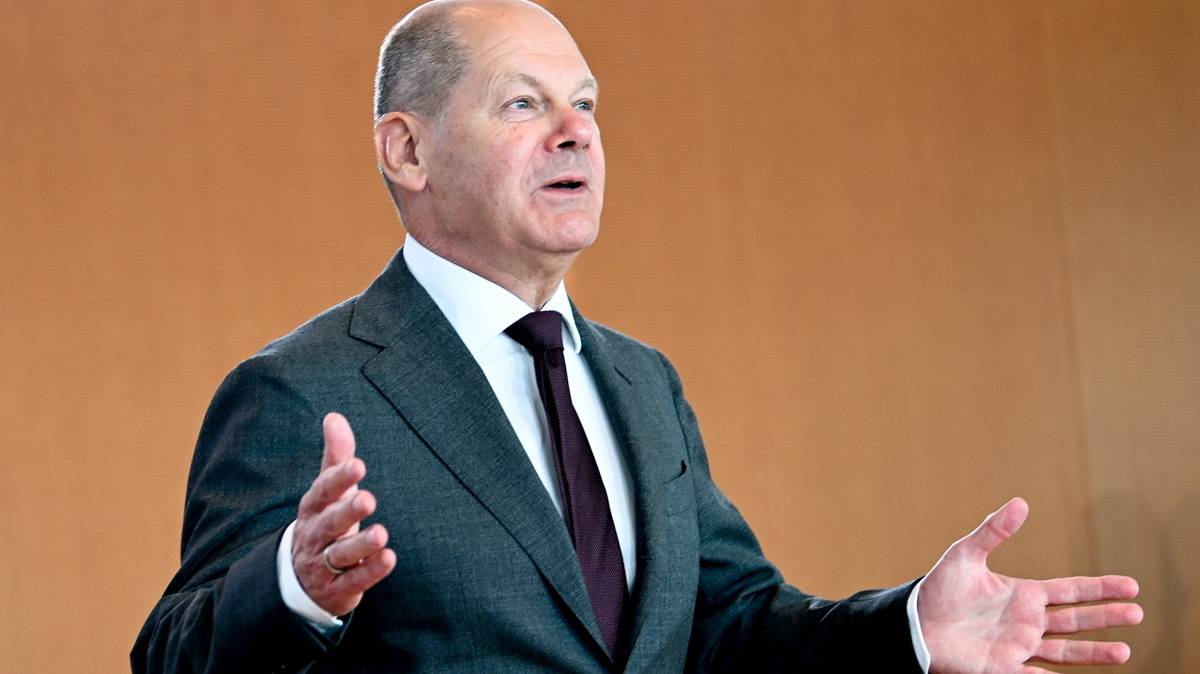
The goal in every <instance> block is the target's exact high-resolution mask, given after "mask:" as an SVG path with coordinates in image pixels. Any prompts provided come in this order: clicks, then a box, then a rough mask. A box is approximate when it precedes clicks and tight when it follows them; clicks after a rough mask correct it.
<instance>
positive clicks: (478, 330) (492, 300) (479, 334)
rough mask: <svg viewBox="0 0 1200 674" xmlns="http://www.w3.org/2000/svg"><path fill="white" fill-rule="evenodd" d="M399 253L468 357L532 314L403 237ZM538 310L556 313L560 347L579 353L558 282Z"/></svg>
mask: <svg viewBox="0 0 1200 674" xmlns="http://www.w3.org/2000/svg"><path fill="white" fill-rule="evenodd" d="M401 253H402V254H403V255H404V263H405V264H406V265H408V270H409V271H410V272H412V275H413V278H415V279H417V283H420V284H421V287H423V288H424V289H425V292H427V293H429V296H430V297H432V298H433V302H434V304H436V305H437V306H438V308H439V309H441V310H442V313H443V314H445V316H446V319H447V320H449V321H450V325H451V326H452V327H453V328H454V331H455V332H457V333H458V336H459V339H462V341H463V344H465V345H466V346H467V350H468V351H470V352H471V355H473V356H474V355H477V354H478V352H479V351H480V350H481V349H482V348H483V347H484V346H486V345H487V343H488V342H490V341H492V340H493V339H495V338H496V337H497V336H499V335H500V334H502V333H503V332H504V330H505V329H506V328H507V327H508V326H510V325H512V324H513V323H515V322H517V320H518V319H520V318H521V317H522V316H524V315H525V314H528V313H529V312H530V311H532V309H530V308H529V305H527V304H525V302H524V300H522V299H521V298H519V297H517V296H516V295H514V294H512V293H511V292H509V291H508V290H506V289H505V288H503V287H501V286H499V285H496V284H495V283H492V282H491V281H489V280H487V279H485V278H483V277H482V276H479V275H478V274H476V273H474V272H472V271H470V270H468V269H465V268H463V267H460V266H458V265H456V264H454V263H453V262H451V261H449V260H447V259H445V258H443V257H441V256H439V255H437V254H436V253H434V252H433V251H431V250H429V249H428V248H426V247H425V246H423V245H421V242H419V241H417V239H416V237H414V236H412V235H411V234H408V235H406V236H405V238H404V248H403V249H402V250H401ZM542 310H543V311H557V312H558V313H559V314H561V315H562V317H563V328H564V329H563V347H564V348H566V349H568V350H570V351H573V352H574V353H579V350H580V341H579V330H578V328H577V327H576V326H575V314H574V312H572V311H571V301H570V299H569V298H568V297H567V286H566V284H565V283H563V282H561V281H560V282H559V284H558V288H557V289H556V290H555V291H554V294H553V295H551V296H550V300H549V301H548V302H546V305H545V306H543V307H542Z"/></svg>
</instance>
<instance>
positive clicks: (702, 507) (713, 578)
mask: <svg viewBox="0 0 1200 674" xmlns="http://www.w3.org/2000/svg"><path fill="white" fill-rule="evenodd" d="M376 96H377V102H376V109H377V116H376V131H375V141H376V150H377V155H378V158H379V164H380V169H381V171H382V173H383V175H384V177H385V179H386V181H387V184H388V187H389V190H390V191H391V192H392V195H393V198H394V200H395V203H396V206H397V209H398V211H399V213H400V215H401V218H402V220H403V222H404V224H405V226H406V227H407V229H408V232H409V238H408V240H407V242H406V244H405V246H404V248H403V249H402V251H401V253H400V254H398V255H397V256H396V258H395V259H394V260H393V261H392V263H391V264H390V265H389V267H388V268H387V269H386V270H385V271H384V272H383V274H382V275H381V276H380V277H379V278H378V279H377V280H376V281H375V282H374V283H373V284H372V285H371V287H370V288H368V289H367V290H366V291H365V292H364V293H363V294H361V295H359V296H358V297H356V298H353V299H352V300H350V301H348V302H346V303H344V304H342V305H339V306H337V307H334V308H332V309H330V310H329V311H327V312H325V313H324V314H322V315H320V316H318V317H317V318H315V319H313V320H312V321H310V322H309V323H307V324H305V325H304V326H302V327H300V328H299V329H297V330H296V331H295V332H293V333H292V334H290V335H288V336H287V337H284V338H283V339H281V340H279V341H277V342H275V343H274V344H272V345H270V346H268V347H267V348H266V349H264V350H263V351H262V352H260V353H259V354H258V355H256V356H255V357H253V358H251V359H250V360H248V361H246V362H244V363H242V364H241V365H239V366H238V368H237V369H235V371H234V372H233V373H231V374H230V375H229V377H228V378H227V379H226V381H225V382H224V383H223V384H222V386H221V388H220V390H218V392H217V394H216V396H215V398H214V400H213V403H212V406H211V407H210V409H209V412H208V415H207V417H206V419H205V423H204V427H203V429H202V431H201V435H200V438H199V441H198V443H197V448H196V455H195V459H194V462H193V467H192V472H191V475H190V478H189V484H188V498H187V505H186V513H185V522H184V533H183V561H182V565H181V568H180V570H179V572H178V574H177V575H176V577H175V578H174V579H173V580H172V582H171V584H170V586H169V587H168V589H167V592H166V594H165V595H164V597H163V599H162V600H161V601H160V602H159V604H158V605H157V606H156V607H155V609H154V611H153V613H152V614H151V616H150V617H149V619H148V620H147V622H146V625H145V627H144V628H143V630H142V633H141V634H140V636H139V638H138V642H137V644H136V645H135V647H134V651H133V655H132V660H133V669H134V670H135V671H138V672H140V671H155V672H160V671H166V672H237V671H279V672H287V671H301V670H303V671H310V672H392V671H408V670H415V671H437V672H443V671H462V672H475V671H481V672H505V671H511V672H535V671H555V672H558V671H571V672H601V671H614V670H625V671H631V672H678V671H684V670H689V671H776V670H793V669H795V670H801V671H873V672H881V671H886V672H920V671H934V672H1036V671H1043V670H1040V669H1038V668H1036V667H1035V666H1031V665H1026V664H1025V663H1026V662H1027V661H1030V660H1031V659H1032V660H1034V661H1044V662H1052V663H1072V664H1075V663H1091V664H1104V663H1117V662H1123V661H1124V660H1125V659H1126V658H1127V657H1128V655H1129V653H1128V648H1127V647H1126V646H1125V645H1124V644H1119V643H1106V642H1087V641H1063V640H1059V639H1055V638H1044V635H1046V634H1065V633H1074V632H1077V631H1081V630H1090V629H1097V628H1103V627H1107V626H1118V625H1130V624H1135V623H1137V622H1139V621H1140V620H1141V610H1140V608H1138V607H1137V606H1136V605H1135V604H1131V603H1110V604H1100V605H1088V606H1075V605H1074V604H1076V603H1080V602H1093V601H1100V600H1113V599H1128V598H1132V597H1133V596H1135V595H1136V592H1137V585H1136V583H1135V582H1134V581H1133V579H1131V578H1125V577H1117V576H1109V577H1103V578H1074V579H1057V580H1051V581H1030V580H1019V579H1010V578H1006V577H1003V576H999V575H996V574H993V573H991V572H990V571H989V570H988V569H987V567H986V560H987V556H988V554H989V553H990V552H991V551H992V550H993V549H995V547H996V546H997V545H999V544H1000V543H1001V542H1002V541H1003V540H1004V539H1006V538H1007V537H1009V536H1011V535H1012V534H1013V533H1015V531H1016V530H1017V528H1018V527H1020V525H1021V523H1022V521H1023V520H1024V518H1025V516H1026V513H1027V506H1026V505H1025V503H1024V502H1023V501H1021V500H1020V499H1014V500H1013V501H1011V502H1009V503H1008V504H1006V505H1005V506H1004V507H1003V508H1001V509H1000V510H998V511H997V512H995V513H993V514H992V515H990V516H989V517H988V518H987V519H986V520H985V521H984V523H983V524H981V525H980V527H979V528H978V529H976V530H975V531H974V532H972V533H971V534H969V535H967V536H966V537H964V538H963V539H961V540H960V541H958V542H956V543H955V544H953V545H952V546H951V547H950V548H949V550H947V552H946V553H945V554H944V555H943V556H942V558H941V559H940V560H939V561H938V562H937V564H936V565H935V566H934V567H933V569H932V570H931V571H930V572H929V574H928V575H927V576H926V577H925V578H924V579H923V580H921V582H920V584H919V585H918V583H916V582H914V583H910V584H908V585H905V586H902V587H898V588H893V589H891V590H884V591H871V592H864V593H860V594H858V595H855V596H854V597H851V598H849V599H846V600H842V601H839V602H830V601H826V600H820V599H816V598H813V597H810V596H808V595H805V594H803V593H801V592H800V591H799V590H797V589H795V588H793V587H791V586H788V585H786V584H784V583H783V581H782V579H781V578H780V576H779V574H778V572H777V571H776V570H775V569H774V567H772V566H771V565H770V564H769V563H768V562H767V561H766V560H765V559H764V558H763V556H762V552H761V550H760V549H759V547H758V544H757V542H756V541H755V539H754V536H753V534H752V533H751V532H750V530H749V528H748V527H747V525H746V523H745V522H744V521H743V520H742V518H741V516H740V515H739V514H738V512H737V511H736V509H734V508H733V506H732V505H731V504H730V503H729V502H728V501H727V500H726V499H725V498H724V497H723V496H722V494H721V493H720V492H719V491H718V490H717V488H716V486H715V485H714V484H713V481H712V477H711V475H710V473H709V468H708V462H707V459H706V455H705V450H704V447H703V444H702V443H701V440H700V436H699V432H698V429H697V425H696V420H695V418H694V416H693V414H692V410H691V408H690V407H689V406H688V404H687V402H686V400H684V398H683V396H682V392H681V387H680V383H679V380H678V377H677V376H676V374H675V372H674V370H673V369H672V367H671V366H670V364H669V363H668V362H667V361H666V359H665V358H664V357H663V356H661V355H660V354H659V353H658V352H656V351H654V350H653V349H650V348H649V347H646V346H644V345H641V344H639V343H637V342H635V341H633V340H631V339H629V338H627V337H624V336H622V335H620V334H618V333H615V332H613V331H611V330H609V329H607V328H604V327H603V326H599V325H597V324H594V323H591V322H590V321H587V320H586V319H584V318H583V317H582V316H581V315H580V314H578V313H577V312H576V311H575V309H574V307H572V306H571V304H570V303H569V301H568V299H567V296H566V292H565V289H564V286H563V283H562V279H563V276H564V275H565V273H566V271H567V269H568V268H569V267H570V265H571V264H572V262H573V261H574V260H575V258H576V257H577V256H578V254H579V253H580V252H581V251H582V250H583V249H584V248H586V247H588V246H589V245H590V244H591V243H592V242H593V241H594V240H595V238H596V235H597V231H598V226H599V217H600V211H601V205H602V201H603V194H604V177H605V171H604V154H603V151H602V148H601V143H600V133H599V129H598V127H597V125H596V120H595V117H594V110H595V105H596V99H597V84H596V81H595V79H594V78H593V77H592V74H591V72H590V71H589V70H588V67H587V64H586V62H585V61H584V59H583V57H582V55H581V54H580V53H579V50H578V48H577V47H576V45H575V43H574V41H573V40H572V39H571V37H570V35H569V34H568V33H567V32H566V30H565V29H564V28H563V27H562V26H561V25H560V24H559V23H558V22H557V20H556V19H554V17H552V16H551V15H550V14H549V13H547V12H545V11H544V10H542V9H541V8H539V7H537V6H536V5H532V4H529V3H526V2H522V1H518V0H490V1H485V0H476V1H467V0H450V1H444V2H435V3H430V4H428V5H424V6H422V7H420V8H418V9H417V10H415V11H414V12H413V13H411V14H410V15H409V16H408V17H406V18H405V19H404V20H403V21H401V22H400V23H399V24H397V26H396V27H395V28H394V29H393V31H392V33H391V34H389V36H388V38H387V40H386V41H385V43H384V48H383V50H382V52H381V56H380V70H379V77H378V82H377V92H376ZM333 410H338V411H340V412H341V414H339V413H332V411H333ZM351 426H353V430H352V429H351ZM368 466H369V467H370V473H368V472H367V468H368ZM314 478H315V479H314ZM368 487H369V491H368ZM367 518H372V519H373V520H374V522H373V523H372V524H370V525H368V526H361V525H362V524H363V523H364V521H365V520H366V519H367ZM1048 606H1064V607H1065V608H1061V609H1059V610H1057V611H1053V612H1048V611H1047V607H1048ZM306 668H307V669H306Z"/></svg>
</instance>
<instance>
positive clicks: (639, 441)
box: [575, 311, 673, 662]
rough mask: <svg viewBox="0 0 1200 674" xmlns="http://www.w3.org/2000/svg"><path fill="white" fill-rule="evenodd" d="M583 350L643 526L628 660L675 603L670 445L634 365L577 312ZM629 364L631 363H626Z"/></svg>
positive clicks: (638, 524)
mask: <svg viewBox="0 0 1200 674" xmlns="http://www.w3.org/2000/svg"><path fill="white" fill-rule="evenodd" d="M575 322H576V324H577V326H578V329H579V333H580V339H581V341H582V343H583V353H584V356H585V357H586V359H587V361H588V365H589V366H590V368H591V370H592V376H593V378H594V379H595V381H596V385H597V387H598V388H599V390H600V396H601V398H602V399H603V400H604V403H605V406H606V407H607V408H608V414H609V416H610V417H611V420H612V425H613V429H614V430H615V432H616V434H617V439H618V441H619V442H620V444H621V447H622V448H623V449H624V456H625V460H626V462H627V463H628V466H629V472H630V474H631V475H632V477H633V489H634V504H635V505H634V507H635V510H636V512H635V517H636V520H635V521H636V522H637V532H638V580H637V583H636V586H635V587H634V593H633V602H634V609H633V624H632V629H631V630H630V641H629V643H630V648H629V649H628V653H629V656H628V658H627V662H633V661H635V660H636V657H635V656H637V655H638V643H639V640H638V637H639V636H640V634H641V633H642V632H643V631H644V630H645V628H646V627H647V626H648V625H651V624H653V623H655V622H657V620H656V617H657V615H658V614H661V613H663V612H664V611H669V610H671V609H672V608H673V607H667V606H664V605H663V604H662V597H663V595H664V594H665V590H666V589H667V588H669V587H670V585H671V582H672V579H671V577H670V574H669V565H668V564H667V563H666V562H667V559H668V555H670V554H671V550H670V549H669V547H668V539H669V537H668V535H667V532H666V527H667V519H666V517H667V516H666V510H665V506H664V504H663V502H662V501H663V499H662V486H663V480H664V479H666V478H667V477H670V476H667V475H663V474H662V472H663V468H664V466H663V465H662V462H661V461H657V462H656V461H655V460H654V457H655V454H656V453H657V450H658V449H659V448H660V447H663V446H665V443H666V442H667V441H666V440H664V439H663V429H662V428H661V427H659V425H658V424H656V423H654V420H653V417H652V416H651V415H648V414H647V413H646V410H647V409H650V407H648V405H650V401H649V400H648V399H647V397H645V396H646V395H647V394H646V392H645V391H643V389H642V387H641V386H640V385H639V381H638V379H637V378H635V377H634V376H631V375H633V374H634V373H633V372H632V371H631V372H630V373H629V374H627V373H626V372H625V371H623V370H622V369H621V368H620V366H619V365H618V364H617V363H618V362H620V361H619V360H618V359H617V358H616V354H614V353H613V352H612V349H611V348H610V346H609V344H608V343H607V341H606V340H605V338H604V336H603V335H601V334H600V332H599V331H597V330H596V329H595V328H594V327H592V325H591V324H590V323H588V322H587V321H586V320H585V319H584V318H583V317H582V316H581V315H580V314H579V312H578V311H576V312H575ZM627 369H628V368H627Z"/></svg>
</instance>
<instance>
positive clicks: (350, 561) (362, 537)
mask: <svg viewBox="0 0 1200 674" xmlns="http://www.w3.org/2000/svg"><path fill="white" fill-rule="evenodd" d="M387 541H388V534H387V529H385V528H384V527H383V525H382V524H373V525H371V526H370V527H367V528H366V529H364V530H363V531H360V532H358V533H357V534H354V535H353V536H350V537H348V538H343V539H341V540H339V541H334V542H333V543H330V544H329V563H331V564H333V565H334V566H335V567H338V568H341V569H349V568H351V567H353V566H355V565H356V564H359V563H360V562H361V561H362V560H364V559H366V558H368V557H370V556H371V555H373V554H375V553H377V552H379V551H380V550H382V549H383V548H384V547H385V546H387Z"/></svg>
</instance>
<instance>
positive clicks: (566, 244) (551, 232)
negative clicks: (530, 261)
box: [543, 213, 600, 253]
mask: <svg viewBox="0 0 1200 674" xmlns="http://www.w3.org/2000/svg"><path fill="white" fill-rule="evenodd" d="M599 234H600V222H599V219H598V218H596V217H595V216H593V215H591V214H582V213H580V214H578V215H575V214H572V215H570V216H567V217H562V218H558V219H556V220H555V221H554V222H553V223H550V224H549V225H548V226H547V227H546V228H545V230H544V238H543V241H544V243H545V245H544V249H545V250H547V251H548V252H555V253H578V252H580V251H582V250H584V249H585V248H587V247H588V246H591V245H592V244H593V243H595V242H596V237H597V236H599Z"/></svg>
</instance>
